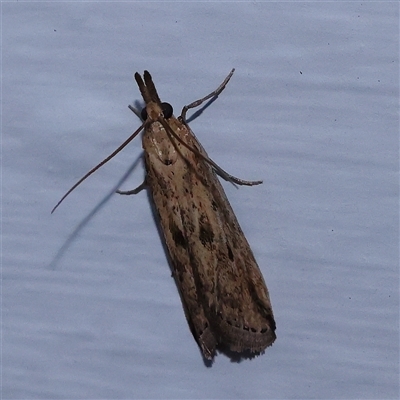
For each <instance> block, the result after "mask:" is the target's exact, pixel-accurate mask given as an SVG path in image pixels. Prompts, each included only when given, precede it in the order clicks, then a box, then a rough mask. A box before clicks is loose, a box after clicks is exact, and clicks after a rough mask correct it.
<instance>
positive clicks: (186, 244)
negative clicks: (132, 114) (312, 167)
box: [135, 71, 276, 360]
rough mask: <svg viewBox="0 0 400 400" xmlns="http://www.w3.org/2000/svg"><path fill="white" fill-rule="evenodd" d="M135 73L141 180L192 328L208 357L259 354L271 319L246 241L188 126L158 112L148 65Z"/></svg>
mask: <svg viewBox="0 0 400 400" xmlns="http://www.w3.org/2000/svg"><path fill="white" fill-rule="evenodd" d="M135 78H136V81H137V83H138V85H139V88H140V90H141V92H142V95H143V98H144V100H145V102H146V114H147V115H146V118H147V125H146V126H145V133H144V136H143V148H144V153H145V164H146V170H147V176H146V183H147V185H148V186H149V188H150V191H151V194H152V197H153V200H154V204H155V207H156V209H157V212H158V215H159V220H160V224H161V228H162V232H163V235H164V238H165V243H166V246H167V249H168V252H169V256H170V261H171V265H172V269H173V275H174V278H175V281H176V284H177V287H178V289H179V292H180V296H181V299H182V303H183V306H184V310H185V315H186V318H187V320H188V323H189V325H190V328H191V330H192V333H193V335H194V337H195V339H196V341H197V342H198V344H199V346H200V348H201V350H202V353H203V356H204V357H205V358H206V359H209V360H212V359H213V357H214V354H215V350H216V348H217V347H218V346H221V347H223V348H226V349H228V350H229V351H233V352H237V353H244V352H249V353H256V354H257V353H260V352H262V351H263V350H264V349H265V348H266V347H267V346H269V345H271V344H272V343H273V341H274V340H275V338H276V336H275V321H274V316H273V311H272V307H271V302H270V299H269V294H268V289H267V287H266V285H265V282H264V279H263V277H262V274H261V271H260V269H259V267H258V265H257V263H256V261H255V258H254V255H253V253H252V251H251V249H250V246H249V244H248V242H247V240H246V238H245V236H244V234H243V232H242V230H241V228H240V226H239V223H238V221H237V219H236V217H235V214H234V212H233V210H232V208H231V206H230V204H229V201H228V199H227V198H226V195H225V192H224V190H223V188H222V186H221V184H220V182H219V180H218V178H217V176H216V174H215V172H214V169H213V167H212V166H210V165H209V163H207V162H206V161H205V159H208V155H207V153H206V152H205V150H204V149H203V147H202V146H201V144H200V143H199V142H198V141H197V139H196V137H195V135H194V134H193V132H191V130H190V128H189V127H188V125H187V124H186V123H185V121H183V120H182V118H179V119H177V118H175V117H174V116H173V115H172V109H171V115H168V116H167V115H165V114H166V113H164V112H163V105H164V104H165V103H161V102H160V99H159V98H158V95H157V92H156V89H155V87H154V84H153V82H152V79H151V76H150V74H148V72H147V71H146V72H145V74H144V82H143V81H142V79H141V77H140V75H139V74H136V75H135ZM171 131H172V132H173V133H174V135H172V134H171ZM178 139H180V140H178ZM193 150H195V151H193Z"/></svg>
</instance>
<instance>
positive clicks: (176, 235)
mask: <svg viewBox="0 0 400 400" xmlns="http://www.w3.org/2000/svg"><path fill="white" fill-rule="evenodd" d="M169 230H170V231H171V234H172V239H173V241H174V242H175V244H176V245H177V246H180V247H183V248H184V249H187V247H188V243H187V240H186V238H185V236H184V235H183V232H182V231H181V230H180V229H179V228H178V227H177V226H176V224H175V223H174V222H173V221H170V223H169Z"/></svg>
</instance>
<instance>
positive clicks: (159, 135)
mask: <svg viewBox="0 0 400 400" xmlns="http://www.w3.org/2000/svg"><path fill="white" fill-rule="evenodd" d="M146 111H147V115H148V117H147V121H148V122H149V124H148V125H147V126H146V128H145V131H144V135H143V149H144V151H145V153H146V156H147V157H149V158H151V159H152V162H161V163H162V164H163V165H172V164H174V163H175V162H176V160H177V158H178V156H179V154H178V151H177V149H181V147H182V146H181V144H180V143H179V142H178V141H177V140H176V139H173V138H172V141H173V142H174V143H172V141H171V135H170V134H168V133H167V132H166V130H165V128H164V126H163V125H162V124H161V122H159V120H160V119H161V118H162V119H163V120H164V121H165V123H166V124H168V126H169V127H170V128H171V130H172V131H173V132H174V133H175V134H176V135H178V136H179V137H180V138H181V139H183V140H185V139H186V136H187V134H188V129H187V128H186V126H185V125H184V124H182V122H180V121H179V120H178V119H176V118H175V117H174V116H172V117H170V118H168V119H165V118H164V117H163V114H162V110H161V107H160V106H159V105H158V104H157V103H153V102H151V103H149V104H147V106H146Z"/></svg>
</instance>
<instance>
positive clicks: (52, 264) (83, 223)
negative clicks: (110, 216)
mask: <svg viewBox="0 0 400 400" xmlns="http://www.w3.org/2000/svg"><path fill="white" fill-rule="evenodd" d="M142 158H143V156H142V155H140V156H138V157H137V159H136V160H135V161H134V162H133V163H132V165H131V166H130V167H129V168H128V170H127V171H126V172H125V174H124V175H123V176H122V178H121V179H120V180H119V181H118V183H117V184H116V185H115V186H114V187H113V188H112V189H111V190H110V192H109V193H108V194H107V195H106V196H105V197H104V198H103V199H102V200H100V202H99V203H98V204H97V205H96V206H95V207H94V208H93V209H92V210H91V211H90V212H89V214H87V215H86V217H84V218H83V219H82V221H81V222H80V223H79V224H78V225H77V227H76V228H75V229H74V230H73V231H72V233H71V234H70V235H69V236H68V238H67V240H66V241H65V242H64V244H63V245H62V246H61V248H60V249H59V250H58V252H57V253H56V255H55V256H54V258H53V259H52V260H51V262H50V264H49V265H48V267H47V268H48V269H51V270H55V269H56V267H57V264H58V262H59V261H60V260H61V258H62V257H63V256H64V254H65V252H66V251H67V250H68V249H69V247H70V246H71V245H72V243H73V242H74V240H75V239H76V238H77V237H78V235H79V234H80V233H81V231H82V230H83V229H84V228H85V227H86V225H87V224H88V223H89V222H90V221H91V219H92V218H93V217H94V216H95V215H96V214H97V213H98V212H99V211H100V210H101V209H102V208H103V207H104V206H105V205H106V203H107V202H108V201H109V200H110V198H111V196H113V195H115V191H116V190H117V189H118V188H119V187H120V186H121V185H122V184H123V183H124V182H125V181H126V180H127V179H128V177H129V175H130V174H131V173H132V171H133V170H134V169H135V168H136V167H137V166H138V164H139V162H140V161H141V160H142Z"/></svg>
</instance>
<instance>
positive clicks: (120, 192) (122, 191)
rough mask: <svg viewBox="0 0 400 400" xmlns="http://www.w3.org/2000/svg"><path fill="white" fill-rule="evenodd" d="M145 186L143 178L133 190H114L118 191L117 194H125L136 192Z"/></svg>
mask: <svg viewBox="0 0 400 400" xmlns="http://www.w3.org/2000/svg"><path fill="white" fill-rule="evenodd" d="M146 186H147V182H146V180H144V181H143V182H142V183H141V184H140V185H139V186H138V187H137V188H136V189H133V190H116V191H115V192H116V193H118V194H126V195H130V194H138V193H139V192H141V191H142V190H143V189H145V188H146Z"/></svg>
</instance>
